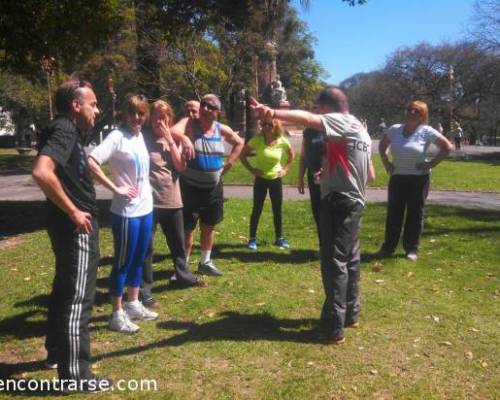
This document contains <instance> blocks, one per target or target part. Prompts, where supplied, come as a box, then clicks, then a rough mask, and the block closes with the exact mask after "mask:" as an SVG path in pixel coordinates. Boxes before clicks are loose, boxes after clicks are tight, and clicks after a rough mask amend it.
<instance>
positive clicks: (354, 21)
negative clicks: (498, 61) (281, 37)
mask: <svg viewBox="0 0 500 400" xmlns="http://www.w3.org/2000/svg"><path fill="white" fill-rule="evenodd" d="M473 3H474V1H473V0H368V2H367V3H366V4H364V5H362V6H356V7H350V6H348V5H347V4H346V3H343V2H342V1H341V0H311V5H310V7H309V10H303V9H302V8H301V7H300V6H299V5H298V4H299V1H298V0H293V4H294V5H295V6H296V7H297V9H298V10H299V15H300V17H301V19H302V20H304V21H305V22H307V24H308V25H309V29H310V31H311V32H312V33H313V34H314V35H315V36H316V38H317V43H316V45H315V46H314V48H315V52H316V59H317V60H318V61H319V62H320V63H321V65H322V66H323V68H325V69H326V70H327V71H328V73H329V75H330V76H329V78H328V79H327V81H328V82H329V83H334V84H338V83H340V82H341V81H342V80H344V79H346V78H348V77H350V76H352V75H353V74H355V73H357V72H370V71H373V70H376V69H378V68H380V67H382V66H383V65H384V63H385V60H386V58H387V56H389V55H390V54H391V53H392V52H393V51H395V50H396V49H397V48H399V47H401V46H413V45H415V44H417V43H420V42H423V41H425V42H428V43H430V44H439V43H441V42H443V41H450V42H455V41H457V40H460V39H464V38H465V37H466V31H467V24H468V23H469V21H470V17H471V15H472V9H473ZM278 69H279V66H278Z"/></svg>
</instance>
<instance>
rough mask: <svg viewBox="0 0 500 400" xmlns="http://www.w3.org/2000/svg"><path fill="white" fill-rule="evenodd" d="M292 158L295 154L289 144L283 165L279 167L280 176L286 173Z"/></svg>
mask: <svg viewBox="0 0 500 400" xmlns="http://www.w3.org/2000/svg"><path fill="white" fill-rule="evenodd" d="M294 158H295V154H294V152H293V149H292V146H290V147H289V148H288V151H287V160H286V162H285V165H284V166H283V168H282V169H281V172H280V176H285V175H286V174H287V173H288V170H289V169H290V166H291V165H292V161H293V159H294Z"/></svg>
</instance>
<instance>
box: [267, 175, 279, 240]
mask: <svg viewBox="0 0 500 400" xmlns="http://www.w3.org/2000/svg"><path fill="white" fill-rule="evenodd" d="M267 184H268V187H269V197H270V198H271V207H272V210H273V222H274V235H275V238H276V240H278V239H280V238H282V237H283V230H282V216H281V208H282V205H283V184H282V180H281V178H277V179H273V180H272V181H268V183H267Z"/></svg>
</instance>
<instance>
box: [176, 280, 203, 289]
mask: <svg viewBox="0 0 500 400" xmlns="http://www.w3.org/2000/svg"><path fill="white" fill-rule="evenodd" d="M169 286H170V287H171V288H172V289H189V288H193V287H199V288H202V287H206V286H207V284H206V283H205V282H204V281H202V280H201V279H196V280H195V281H193V282H186V281H180V280H178V279H171V280H170V285H169Z"/></svg>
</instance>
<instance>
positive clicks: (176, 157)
mask: <svg viewBox="0 0 500 400" xmlns="http://www.w3.org/2000/svg"><path fill="white" fill-rule="evenodd" d="M159 129H161V131H162V133H163V137H164V138H165V141H166V142H167V145H168V147H169V151H170V157H171V158H172V162H173V164H174V168H175V169H176V170H177V171H179V172H182V171H184V170H185V169H186V159H185V158H183V157H182V154H181V150H180V149H179V146H177V144H176V143H175V141H174V138H173V135H172V132H171V130H170V128H169V127H168V126H167V124H166V123H165V121H160V122H159ZM190 142H191V141H190ZM180 146H181V148H182V144H180Z"/></svg>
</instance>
